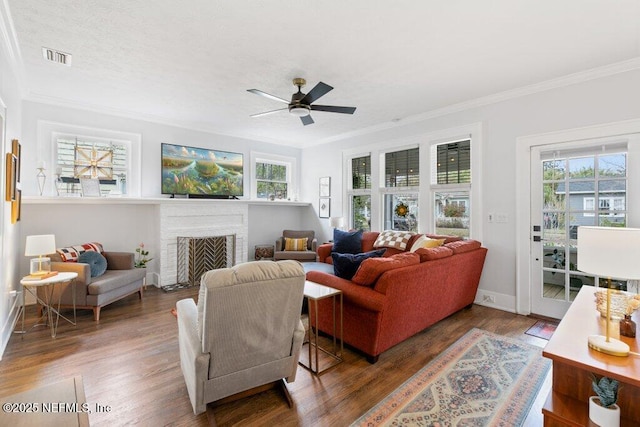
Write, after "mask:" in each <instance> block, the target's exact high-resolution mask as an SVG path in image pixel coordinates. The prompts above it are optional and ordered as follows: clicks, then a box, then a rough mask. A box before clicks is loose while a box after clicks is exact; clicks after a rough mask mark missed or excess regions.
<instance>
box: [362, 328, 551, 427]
mask: <svg viewBox="0 0 640 427" xmlns="http://www.w3.org/2000/svg"><path fill="white" fill-rule="evenodd" d="M550 364H551V361H550V360H548V359H544V358H543V357H542V349H541V348H539V347H535V346H533V345H530V344H528V343H526V342H523V341H519V340H517V339H513V338H509V337H504V336H500V335H496V334H492V333H490V332H487V331H483V330H481V329H475V328H474V329H471V330H470V331H469V332H467V333H466V334H465V335H464V336H463V337H462V338H460V339H459V340H458V341H456V342H455V343H454V344H453V345H451V346H450V347H449V348H448V349H447V350H445V351H444V352H443V353H442V354H440V355H439V356H438V357H437V358H436V359H434V360H432V361H431V362H430V363H429V364H428V365H427V366H425V367H424V368H422V369H421V370H420V371H419V372H418V373H417V374H415V375H414V376H413V377H411V378H410V379H409V380H407V381H406V382H405V383H404V384H403V385H401V386H400V387H399V388H398V389H397V390H396V391H394V392H393V393H391V394H390V395H389V396H387V397H386V398H385V399H384V400H383V401H382V402H380V403H378V404H377V405H376V406H375V407H374V408H373V409H371V410H370V411H369V412H367V413H366V414H364V415H363V416H362V417H360V418H359V419H358V420H356V422H354V423H353V424H352V426H433V427H436V426H460V427H462V426H464V427H472V426H473V427H475V426H505V427H506V426H509V427H512V426H520V425H522V423H523V422H524V420H525V418H526V417H527V414H528V412H529V409H530V408H531V405H532V404H533V401H534V400H535V398H536V395H537V393H538V390H539V389H540V387H541V386H542V383H543V382H544V379H545V376H546V374H547V371H548V370H549V367H550Z"/></svg>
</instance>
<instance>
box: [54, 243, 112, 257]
mask: <svg viewBox="0 0 640 427" xmlns="http://www.w3.org/2000/svg"><path fill="white" fill-rule="evenodd" d="M86 251H95V252H100V253H102V252H104V249H103V247H102V244H100V243H98V242H91V243H83V244H82V245H75V246H67V247H66V248H58V249H56V253H57V254H58V255H60V258H61V259H62V261H63V262H78V257H79V256H80V255H82V254H83V253H84V252H86Z"/></svg>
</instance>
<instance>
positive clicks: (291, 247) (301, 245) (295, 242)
mask: <svg viewBox="0 0 640 427" xmlns="http://www.w3.org/2000/svg"><path fill="white" fill-rule="evenodd" d="M308 240H309V238H308V237H304V238H301V239H291V238H289V237H285V238H284V250H285V251H306V250H307V241H308Z"/></svg>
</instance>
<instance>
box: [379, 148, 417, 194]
mask: <svg viewBox="0 0 640 427" xmlns="http://www.w3.org/2000/svg"><path fill="white" fill-rule="evenodd" d="M418 155H419V149H418V148H413V149H410V150H403V151H395V152H391V153H386V154H385V156H384V169H385V183H384V186H385V187H416V186H418V185H420V158H419V157H418Z"/></svg>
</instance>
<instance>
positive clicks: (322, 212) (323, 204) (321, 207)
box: [318, 198, 331, 218]
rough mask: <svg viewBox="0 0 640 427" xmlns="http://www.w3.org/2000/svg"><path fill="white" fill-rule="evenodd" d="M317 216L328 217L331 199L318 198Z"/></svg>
mask: <svg viewBox="0 0 640 427" xmlns="http://www.w3.org/2000/svg"><path fill="white" fill-rule="evenodd" d="M318 216H319V217H320V218H329V217H330V216H331V199H329V198H321V199H320V203H318Z"/></svg>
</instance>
